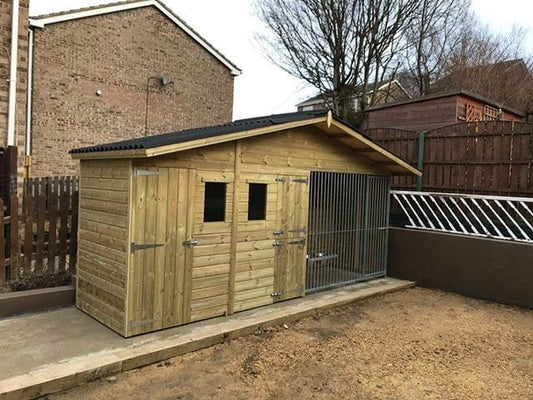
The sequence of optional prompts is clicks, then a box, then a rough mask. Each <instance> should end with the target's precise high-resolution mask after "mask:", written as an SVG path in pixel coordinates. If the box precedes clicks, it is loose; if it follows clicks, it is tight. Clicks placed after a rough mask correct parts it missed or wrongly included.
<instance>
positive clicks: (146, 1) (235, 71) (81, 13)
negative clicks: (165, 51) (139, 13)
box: [30, 0, 242, 76]
mask: <svg viewBox="0 0 533 400" xmlns="http://www.w3.org/2000/svg"><path fill="white" fill-rule="evenodd" d="M143 7H155V8H157V9H158V10H159V11H160V12H161V13H162V14H163V15H165V16H166V17H167V18H168V19H170V20H171V21H172V22H174V24H176V25H177V26H178V27H179V28H181V29H182V30H183V31H185V33H187V34H188V35H189V36H190V37H191V38H193V39H194V40H195V41H196V42H197V43H198V44H200V45H201V46H202V47H203V48H204V49H206V50H207V51H208V52H209V53H211V54H212V55H213V56H214V57H215V58H216V59H218V60H219V61H220V62H221V63H222V64H224V65H225V66H226V67H227V68H228V69H229V70H230V73H231V74H232V75H234V76H237V75H240V74H241V73H242V70H241V69H240V68H239V67H237V66H236V65H235V64H234V63H233V62H231V61H230V60H229V59H227V58H226V57H225V56H224V55H223V54H222V53H221V52H220V51H218V50H217V49H216V48H215V47H214V46H213V45H212V44H211V43H209V42H208V41H207V40H205V39H204V38H203V37H201V36H200V34H199V33H198V32H196V31H195V30H194V29H193V28H191V27H190V26H189V25H188V24H187V23H186V22H185V21H183V20H182V19H181V18H180V17H178V16H177V15H176V14H175V13H174V12H173V11H172V10H171V9H170V8H168V7H167V6H166V5H165V4H164V3H163V2H162V1H160V0H126V1H120V2H116V3H106V4H100V5H96V6H92V7H85V8H79V9H75V10H66V11H61V12H57V13H52V14H44V15H37V16H30V26H32V27H36V28H44V27H45V26H46V25H50V24H55V23H59V22H65V21H71V20H76V19H81V18H88V17H93V16H97V15H104V14H110V13H114V12H119V11H126V10H134V9H138V8H143Z"/></svg>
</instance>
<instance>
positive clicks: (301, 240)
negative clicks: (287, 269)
mask: <svg viewBox="0 0 533 400" xmlns="http://www.w3.org/2000/svg"><path fill="white" fill-rule="evenodd" d="M289 244H305V238H302V239H298V240H291V241H290V242H289Z"/></svg>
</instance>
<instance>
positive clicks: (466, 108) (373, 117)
mask: <svg viewBox="0 0 533 400" xmlns="http://www.w3.org/2000/svg"><path fill="white" fill-rule="evenodd" d="M365 114H366V129H374V128H396V129H406V130H413V131H423V130H425V131H427V130H431V129H437V128H441V127H443V126H447V125H452V124H455V123H458V122H472V121H495V120H503V121H522V120H523V119H524V116H525V115H524V113H523V112H521V111H519V110H516V109H514V108H511V107H508V106H506V105H504V104H501V103H499V102H497V101H495V100H492V99H489V98H487V97H484V96H481V95H479V94H476V93H473V92H470V91H468V90H451V91H447V92H441V93H435V94H431V95H427V96H422V97H418V98H416V99H412V100H405V101H398V102H395V103H389V104H383V105H377V106H373V107H370V108H368V109H367V110H366V112H365Z"/></svg>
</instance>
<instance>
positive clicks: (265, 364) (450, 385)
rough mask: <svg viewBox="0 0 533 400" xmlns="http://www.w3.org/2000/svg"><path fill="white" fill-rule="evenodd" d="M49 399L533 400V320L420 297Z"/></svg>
mask: <svg viewBox="0 0 533 400" xmlns="http://www.w3.org/2000/svg"><path fill="white" fill-rule="evenodd" d="M49 398H50V399H54V400H59V399H69V400H70V399H105V400H111V399H143V400H144V399H165V400H170V399H176V400H177V399H391V400H392V399H409V400H411V399H446V400H451V399H458V400H459V399H461V400H463V399H483V400H488V399H498V400H503V399H513V400H514V399H533V311H528V310H525V309H519V308H513V307H507V306H502V305H498V304H495V303H489V302H484V301H480V300H475V299H470V298H466V297H462V296H458V295H454V294H450V293H444V292H439V291H434V290H427V289H420V288H415V289H410V290H406V291H402V292H397V293H392V294H388V295H385V296H380V297H376V298H372V299H368V300H365V301H363V302H360V303H356V304H353V305H350V306H346V307H343V308H339V309H335V310H332V311H329V312H326V313H323V314H320V315H318V316H315V317H313V318H307V319H304V320H301V321H299V322H296V323H293V324H290V325H289V326H285V327H278V328H274V329H268V330H266V331H262V332H257V333H256V334H255V335H252V336H248V337H243V338H240V339H237V340H233V341H231V342H228V343H224V344H220V345H217V346H214V347H211V348H208V349H205V350H201V351H197V352H195V353H191V354H187V355H184V356H180V357H175V358H173V359H170V360H168V361H165V362H162V363H159V364H154V365H150V366H147V367H144V368H140V369H137V370H134V371H129V372H126V373H122V374H119V375H117V376H116V377H111V378H107V379H101V380H98V381H94V382H91V383H88V384H86V385H83V386H80V387H78V388H76V389H73V390H70V391H67V392H64V393H61V394H58V395H54V396H49Z"/></svg>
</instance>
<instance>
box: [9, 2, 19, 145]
mask: <svg viewBox="0 0 533 400" xmlns="http://www.w3.org/2000/svg"><path fill="white" fill-rule="evenodd" d="M11 17H12V18H11V54H10V60H9V61H10V66H9V95H8V100H7V103H8V107H9V108H8V111H7V145H8V146H15V143H16V140H15V122H16V121H15V110H16V108H17V107H16V102H17V61H18V42H19V40H18V38H19V0H13V4H12V9H11Z"/></svg>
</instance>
